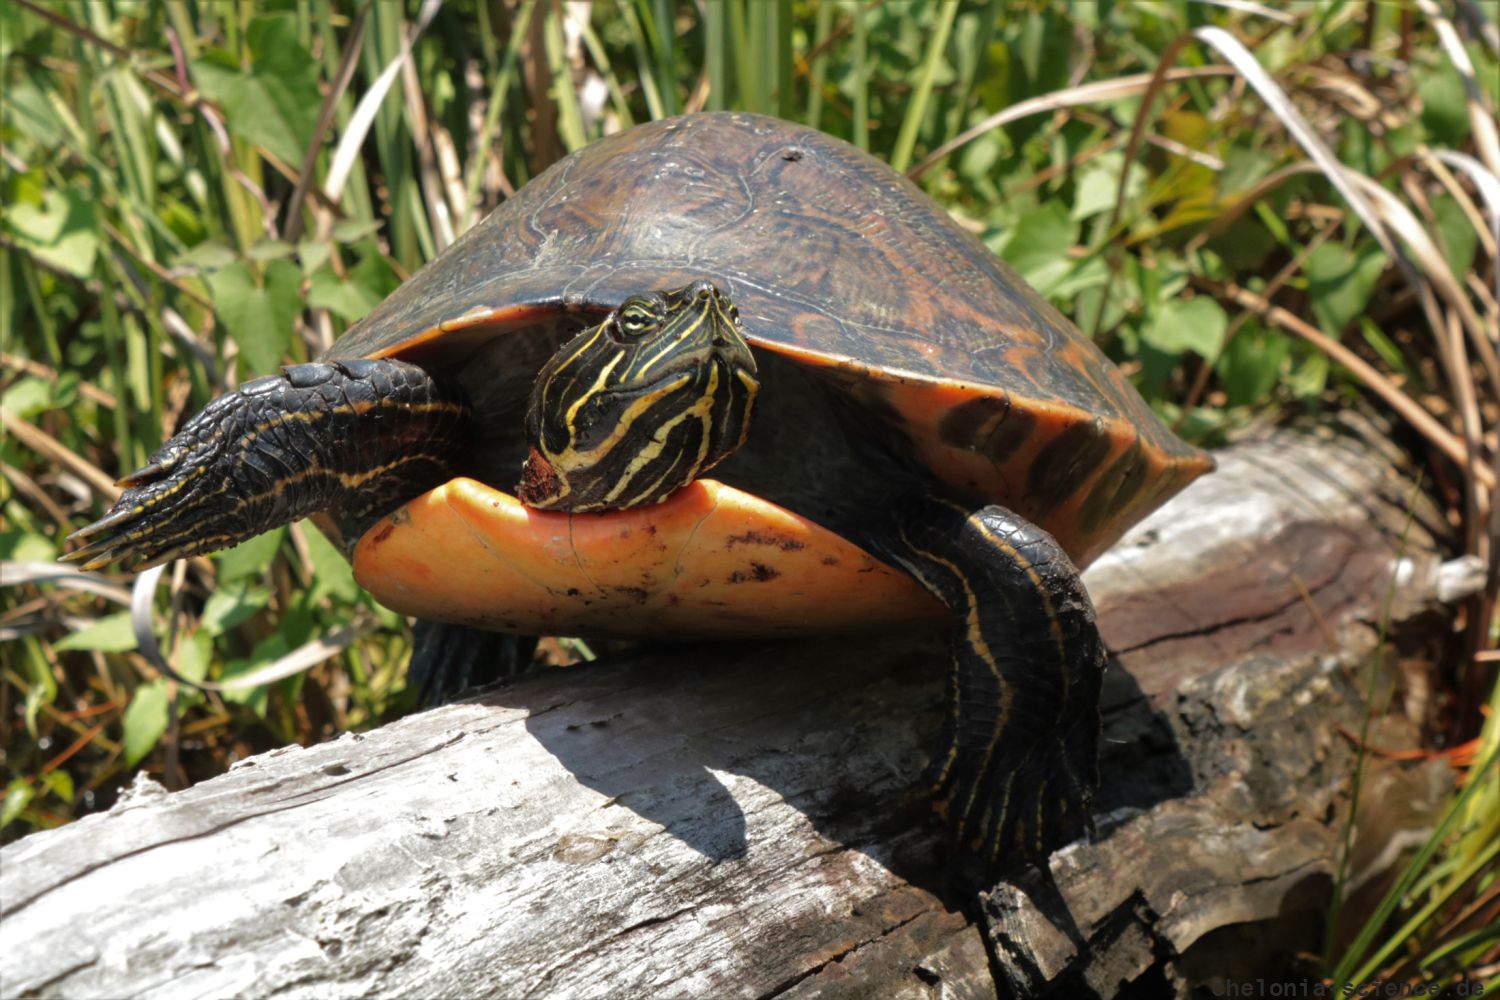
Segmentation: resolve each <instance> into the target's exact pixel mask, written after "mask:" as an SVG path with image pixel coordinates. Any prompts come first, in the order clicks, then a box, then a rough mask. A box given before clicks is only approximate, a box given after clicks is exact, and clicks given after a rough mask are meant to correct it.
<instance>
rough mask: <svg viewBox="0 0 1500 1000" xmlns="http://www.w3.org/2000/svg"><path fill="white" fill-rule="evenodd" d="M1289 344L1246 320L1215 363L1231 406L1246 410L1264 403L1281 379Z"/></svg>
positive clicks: (1284, 338) (1271, 332) (1274, 333)
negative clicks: (1250, 406) (1282, 366)
mask: <svg viewBox="0 0 1500 1000" xmlns="http://www.w3.org/2000/svg"><path fill="white" fill-rule="evenodd" d="M1288 347H1290V344H1289V343H1288V342H1287V339H1286V337H1285V336H1283V335H1282V334H1280V333H1277V332H1276V331H1274V330H1268V329H1266V328H1265V327H1264V326H1263V325H1261V324H1260V322H1258V321H1257V320H1254V319H1251V320H1247V321H1246V322H1245V324H1244V325H1243V326H1241V327H1240V329H1239V332H1238V333H1236V334H1235V335H1234V337H1233V338H1232V339H1231V340H1230V341H1229V343H1228V344H1226V345H1225V347H1224V353H1223V354H1221V355H1220V356H1219V359H1218V360H1217V361H1215V362H1214V371H1216V372H1217V373H1218V375H1219V381H1220V382H1221V383H1222V384H1223V386H1224V394H1225V395H1226V396H1227V397H1228V401H1229V405H1230V406H1249V405H1252V404H1254V403H1259V402H1262V401H1264V400H1265V398H1266V396H1267V395H1268V394H1269V393H1270V391H1271V390H1272V389H1274V388H1275V387H1276V383H1277V381H1278V379H1280V377H1281V364H1282V362H1283V361H1285V360H1286V355H1287V349H1288Z"/></svg>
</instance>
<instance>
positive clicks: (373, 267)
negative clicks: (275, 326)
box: [307, 249, 400, 323]
mask: <svg viewBox="0 0 1500 1000" xmlns="http://www.w3.org/2000/svg"><path fill="white" fill-rule="evenodd" d="M399 284H400V281H399V280H398V279H397V277H396V273H395V272H394V271H392V270H391V268H390V265H389V264H387V263H386V262H385V258H383V257H381V256H380V254H379V253H377V252H376V251H374V250H373V249H371V250H370V252H369V253H367V254H365V256H364V257H363V258H362V259H361V260H360V262H359V263H358V264H357V265H355V266H354V267H353V268H351V269H350V270H349V274H348V277H347V278H340V277H339V276H338V275H337V274H335V273H334V271H333V268H332V267H330V266H327V265H325V266H323V267H321V268H319V269H318V270H317V271H315V272H313V276H312V279H311V280H310V282H309V287H308V290H307V304H308V305H310V306H318V307H320V308H323V309H328V310H330V311H331V312H333V313H334V314H335V315H337V316H338V317H339V318H341V319H344V320H347V321H348V322H350V323H352V322H354V321H355V320H357V319H359V318H360V317H361V316H363V315H364V314H365V313H367V312H369V311H370V310H371V309H374V308H375V307H376V306H378V305H379V304H380V303H381V302H383V301H384V300H385V297H386V296H387V295H389V294H390V293H391V292H392V291H394V290H395V288H396V286H397V285H399Z"/></svg>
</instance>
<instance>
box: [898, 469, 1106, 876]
mask: <svg viewBox="0 0 1500 1000" xmlns="http://www.w3.org/2000/svg"><path fill="white" fill-rule="evenodd" d="M876 547H877V548H878V549H879V550H881V552H882V554H884V555H885V556H886V557H887V558H888V559H890V560H891V561H893V562H895V563H897V564H899V565H901V566H903V567H904V568H905V569H907V570H908V571H909V572H910V573H911V574H912V575H913V576H914V577H916V578H917V580H919V581H920V582H921V583H922V584H923V585H924V586H925V587H926V588H927V589H928V590H930V591H932V593H933V594H935V595H936V596H937V597H939V598H941V599H942V600H943V602H944V603H945V604H947V605H948V607H949V608H950V609H952V611H953V614H954V619H955V622H954V628H953V632H952V655H953V669H952V673H951V675H950V680H949V688H948V696H949V706H948V713H947V716H946V719H945V722H944V728H943V742H942V747H941V750H940V752H939V754H938V756H937V757H936V758H935V760H934V761H933V764H932V769H931V773H930V777H931V780H932V783H933V785H934V786H935V789H936V793H937V806H938V809H939V811H940V812H941V813H942V814H943V816H944V819H945V820H946V823H947V827H948V833H949V837H950V839H951V842H952V844H953V846H954V848H955V850H956V851H957V853H958V854H959V855H960V860H961V861H965V862H968V861H977V862H978V863H979V865H980V867H981V868H982V869H983V872H984V874H986V875H987V876H989V877H990V878H991V879H993V877H995V876H996V875H998V874H1000V873H1002V872H1004V871H1005V870H1006V869H1011V868H1014V867H1015V866H1016V865H1017V864H1018V863H1019V862H1023V861H1031V862H1037V861H1041V860H1042V859H1044V858H1045V857H1046V855H1047V854H1048V853H1050V852H1051V851H1053V850H1055V849H1057V848H1058V847H1061V846H1062V845H1063V844H1066V843H1068V842H1070V841H1072V840H1076V839H1077V838H1079V837H1081V836H1083V835H1084V834H1085V833H1086V832H1088V831H1089V829H1090V812H1089V807H1090V800H1091V798H1092V794H1093V791H1094V789H1095V787H1096V786H1097V785H1098V781H1099V776H1098V744H1099V685H1100V680H1101V677H1102V674H1103V669H1104V662H1105V651H1104V643H1103V641H1102V640H1101V639H1100V637H1099V631H1098V629H1097V627H1096V626H1095V624H1094V609H1093V605H1092V604H1091V603H1090V601H1089V598H1088V594H1087V592H1086V591H1085V590H1084V587H1083V583H1082V581H1081V580H1080V579H1079V576H1078V571H1077V570H1076V569H1075V568H1074V566H1073V563H1072V561H1071V560H1070V559H1069V558H1068V556H1067V554H1066V553H1065V552H1063V550H1062V548H1061V547H1060V546H1059V545H1058V544H1057V542H1056V541H1054V540H1053V538H1052V536H1051V535H1049V534H1047V533H1046V532H1045V531H1043V530H1041V529H1040V528H1037V527H1036V526H1035V525H1032V524H1030V523H1029V522H1027V521H1025V520H1023V519H1022V518H1020V517H1018V516H1016V515H1015V514H1013V513H1011V512H1010V511H1008V510H1006V509H1005V508H1003V507H999V506H988V507H983V508H980V509H979V510H969V509H966V508H963V507H959V506H957V505H952V504H949V503H947V502H945V501H941V500H936V499H926V500H922V501H920V502H919V503H918V504H916V505H915V508H914V509H911V510H908V511H906V512H904V513H903V514H902V515H901V516H900V524H899V526H898V527H897V528H896V530H895V531H894V533H893V534H892V535H890V536H887V537H885V538H883V539H879V540H878V544H877V546H876Z"/></svg>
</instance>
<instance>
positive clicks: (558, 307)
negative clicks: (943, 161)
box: [329, 113, 1210, 561]
mask: <svg viewBox="0 0 1500 1000" xmlns="http://www.w3.org/2000/svg"><path fill="white" fill-rule="evenodd" d="M700 278H708V279H710V280H713V281H714V282H715V283H717V284H719V285H720V286H721V287H723V288H724V289H725V290H726V291H728V292H729V294H730V295H731V296H732V297H733V299H734V301H735V302H736V304H737V305H738V307H739V310H740V316H741V321H742V325H743V328H744V331H745V334H746V336H747V338H748V339H749V340H750V341H751V343H752V344H754V345H756V346H758V347H760V348H762V349H768V350H771V351H776V352H779V353H781V354H784V355H787V356H789V357H793V358H796V359H798V360H802V361H805V362H806V363H808V364H811V365H816V366H820V367H824V368H827V369H829V374H830V375H832V376H834V377H836V378H840V379H842V380H843V381H844V382H845V384H847V385H848V387H849V391H850V392H851V393H852V394H854V395H856V396H857V397H860V398H862V399H863V401H865V402H867V403H868V404H869V405H871V406H872V407H873V408H876V409H879V410H881V411H883V412H885V413H887V414H890V415H892V417H893V419H896V420H898V421H899V422H900V423H901V424H902V425H903V428H904V429H906V430H907V431H908V433H909V435H910V436H911V437H912V439H913V440H914V442H915V443H916V445H917V449H918V454H919V455H920V457H921V460H922V461H924V462H925V463H926V464H927V465H929V466H930V467H931V468H932V469H933V470H934V471H935V472H937V473H938V474H939V475H940V476H942V477H943V478H944V479H946V480H948V481H949V482H950V483H952V484H953V485H954V487H955V488H956V489H958V490H961V491H966V492H969V493H974V494H979V495H984V496H989V497H992V498H994V499H996V500H998V501H1000V502H1004V503H1006V504H1007V505H1009V506H1011V507H1013V508H1014V509H1016V510H1017V511H1018V512H1019V513H1021V514H1023V515H1025V516H1028V517H1031V518H1032V519H1033V520H1036V521H1038V522H1039V523H1041V524H1043V526H1044V527H1047V528H1048V529H1049V530H1051V531H1052V532H1053V533H1054V534H1055V535H1057V536H1058V537H1059V540H1061V541H1062V542H1063V544H1064V545H1065V546H1067V547H1068V548H1069V550H1070V551H1071V552H1072V553H1073V554H1074V556H1075V558H1078V559H1079V560H1080V561H1086V560H1087V559H1088V558H1089V557H1090V556H1092V555H1093V554H1094V553H1095V552H1097V551H1099V550H1101V549H1102V548H1103V547H1105V546H1106V545H1108V544H1109V543H1110V542H1112V541H1113V540H1114V538H1116V537H1118V535H1119V534H1120V533H1121V532H1123V531H1124V529H1125V528H1126V527H1128V525H1129V524H1130V523H1132V522H1134V521H1135V520H1137V519H1139V517H1141V516H1143V515H1144V514H1145V513H1146V512H1147V511H1149V510H1150V509H1152V508H1153V507H1155V506H1157V505H1158V504H1159V503H1160V502H1161V501H1162V500H1164V499H1165V498H1166V497H1167V496H1170V495H1171V494H1172V493H1175V492H1176V491H1177V489H1178V488H1180V487H1181V486H1182V485H1184V484H1185V483H1186V482H1187V481H1189V480H1190V479H1192V478H1193V477H1194V476H1196V475H1197V474H1199V473H1200V472H1202V471H1204V470H1205V469H1207V468H1208V467H1209V464H1210V463H1209V462H1208V460H1207V459H1206V458H1205V457H1204V456H1203V455H1202V454H1201V453H1199V452H1197V451H1196V450H1195V449H1192V448H1190V447H1188V446H1187V445H1185V444H1183V443H1182V442H1180V441H1178V440H1177V439H1176V438H1175V437H1174V436H1173V435H1172V434H1171V432H1170V431H1168V430H1167V429H1166V428H1165V427H1163V426H1162V425H1161V423H1160V422H1159V421H1158V420H1157V419H1156V418H1155V417H1154V416H1153V415H1152V413H1151V412H1150V410H1149V409H1148V407H1147V406H1146V404H1145V403H1144V402H1143V401H1142V400H1141V398H1140V396H1139V395H1137V394H1136V392H1135V390H1134V389H1133V388H1132V387H1131V386H1130V384H1129V383H1128V382H1127V381H1126V379H1125V377H1124V376H1123V375H1122V374H1121V372H1120V371H1119V370H1118V369H1117V368H1116V367H1115V366H1114V365H1113V364H1111V363H1110V362H1109V360H1108V359H1107V358H1105V357H1104V355H1103V354H1102V353H1100V351H1099V350H1098V348H1096V347H1095V346H1094V345H1093V344H1092V343H1091V342H1090V341H1089V340H1088V339H1087V338H1086V337H1085V336H1084V335H1083V334H1082V333H1081V332H1079V330H1078V329H1077V328H1076V327H1074V326H1073V324H1071V323H1070V322H1068V320H1067V319H1066V318H1064V317H1063V316H1062V315H1061V314H1060V313H1059V312H1058V311H1057V310H1056V309H1054V308H1053V307H1052V306H1051V305H1050V304H1049V303H1047V302H1046V301H1045V300H1044V299H1042V298H1041V296H1039V295H1038V294H1037V293H1036V292H1035V291H1033V290H1032V289H1031V288H1030V287H1029V286H1027V285H1026V283H1025V282H1024V281H1022V280H1021V278H1020V277H1018V276H1017V275H1016V274H1015V273H1014V272H1013V271H1012V270H1011V269H1010V268H1009V267H1008V266H1006V264H1005V263H1004V262H1002V261H1001V260H999V259H998V258H997V257H995V255H994V254H992V253H990V252H989V251H988V250H987V249H986V248H985V247H984V246H983V245H982V244H981V243H979V241H978V240H976V239H975V238H974V237H973V236H971V235H970V234H969V233H967V232H965V231H964V230H963V229H962V228H961V227H959V226H958V225H957V224H955V223H954V222H953V220H952V219H950V218H949V217H948V215H947V213H945V212H944V211H943V210H942V209H941V208H939V207H938V206H937V205H936V204H934V203H933V202H932V201H931V199H929V198H928V197H927V196H926V195H925V194H923V193H922V192H921V191H920V190H919V189H918V188H917V187H916V186H915V185H913V184H911V183H910V182H909V181H907V180H906V179H905V178H904V177H902V176H900V175H899V174H897V173H895V172H894V171H892V170H891V169H890V168H889V167H887V166H886V165H884V164H882V163H880V162H879V161H878V160H875V159H874V158H872V157H870V156H868V155H866V154H864V153H862V152H860V151H859V150H857V149H855V148H854V147H853V146H850V145H848V144H847V143H844V142H842V141H840V140H838V139H834V138H832V137H830V136H827V135H824V134H822V133H820V132H816V131H813V130H811V129H808V128H804V127H802V126H798V125H794V124H791V123H788V122H783V121H779V120H776V119H773V118H766V117H762V116H758V115H750V114H740V113H720V114H701V115H691V116H687V117H683V118H676V119H670V120H667V121H661V122H654V123H652V124H649V125H642V126H640V127H638V128H634V129H631V130H629V131H627V132H623V133H620V134H618V135H614V136H610V137H608V138H606V139H602V140H600V141H599V142H596V143H594V144H593V145H591V146H589V147H587V148H586V149H583V150H580V151H579V152H577V153H575V154H573V155H572V156H569V157H568V158H566V159H564V160H562V161H560V162H559V163H557V164H556V165H554V166H553V167H552V168H550V169H549V170H547V171H546V172H545V173H543V174H542V175H541V176H539V177H537V178H536V179H535V180H533V181H532V182H531V183H529V184H527V185H526V186H525V187H524V188H523V189H522V190H521V191H520V192H518V193H517V194H516V196H515V197H514V198H512V199H510V200H509V201H507V202H505V203H504V204H503V205H501V206H500V208H498V209H497V210H496V211H495V212H494V213H492V214H491V215H490V216H489V217H488V218H486V219H484V220H483V221H482V222H480V223H479V224H478V225H476V226H475V227H474V228H473V229H471V230H470V231H469V232H468V233H466V234H465V235H464V236H463V237H462V238H461V239H459V240H458V241H457V242H456V243H455V244H454V245H453V246H452V247H450V248H449V249H448V250H447V251H446V252H444V253H443V254H442V255H441V256H440V257H438V259H436V260H435V261H433V262H432V263H431V264H429V265H428V266H426V267H424V268H423V269H422V270H420V271H419V272H418V273H417V274H415V275H413V276H412V278H411V280H409V281H408V282H406V284H404V285H403V286H402V287H401V288H400V289H398V290H397V291H396V292H395V293H394V294H393V295H392V296H391V297H390V298H389V299H387V300H386V301H385V302H384V303H383V304H382V305H381V306H380V307H379V308H378V309H376V310H375V311H374V312H373V313H371V314H370V315H369V316H367V317H365V318H364V319H363V320H361V321H360V322H359V323H358V324H356V325H355V326H354V327H353V328H352V329H351V330H350V331H349V332H348V333H347V334H346V335H345V336H344V337H343V338H341V339H340V340H339V342H338V343H337V344H336V345H334V348H333V350H332V351H330V352H329V356H330V357H361V356H385V355H391V354H398V353H402V352H404V351H407V350H409V349H411V348H412V347H414V346H415V345H418V344H421V343H424V342H430V341H431V340H432V339H433V338H434V337H440V336H444V335H448V334H451V333H453V332H456V331H459V330H463V329H473V328H476V327H480V326H482V325H484V324H486V323H490V324H493V322H494V320H495V318H496V317H505V318H507V319H513V318H514V317H515V316H517V315H543V316H545V315H547V314H550V313H553V312H557V311H564V312H566V311H573V310H579V311H587V312H594V311H598V310H600V309H608V308H612V307H614V306H615V305H617V304H618V303H619V302H620V301H621V300H622V299H624V298H625V297H626V296H628V295H631V294H634V293H637V292H640V291H642V290H649V289H655V288H664V287H669V286H672V285H674V284H685V283H687V282H688V281H692V280H696V279H700Z"/></svg>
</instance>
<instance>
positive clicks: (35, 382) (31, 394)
mask: <svg viewBox="0 0 1500 1000" xmlns="http://www.w3.org/2000/svg"><path fill="white" fill-rule="evenodd" d="M0 404H3V405H4V406H5V408H6V409H7V410H9V411H10V412H11V413H14V414H15V415H16V416H18V417H22V418H25V419H28V420H29V419H30V418H31V417H34V416H36V415H37V414H38V413H42V412H45V411H46V410H50V409H51V408H52V383H51V382H49V381H47V380H46V379H44V378H40V377H38V376H36V375H24V376H22V377H21V378H18V379H16V380H15V382H13V383H11V384H10V385H8V386H6V387H5V391H4V392H0Z"/></svg>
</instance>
